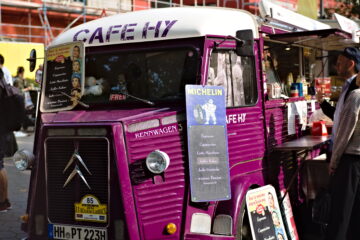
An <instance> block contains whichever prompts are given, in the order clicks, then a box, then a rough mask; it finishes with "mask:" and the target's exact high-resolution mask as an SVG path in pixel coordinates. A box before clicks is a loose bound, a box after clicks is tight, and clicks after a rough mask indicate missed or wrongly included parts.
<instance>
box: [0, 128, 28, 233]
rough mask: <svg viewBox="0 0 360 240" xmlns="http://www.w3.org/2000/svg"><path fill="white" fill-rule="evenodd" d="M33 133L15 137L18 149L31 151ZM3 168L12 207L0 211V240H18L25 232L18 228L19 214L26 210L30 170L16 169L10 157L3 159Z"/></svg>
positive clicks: (19, 222)
mask: <svg viewBox="0 0 360 240" xmlns="http://www.w3.org/2000/svg"><path fill="white" fill-rule="evenodd" d="M33 142H34V134H32V133H30V134H29V136H26V137H17V143H18V146H19V149H22V148H23V149H27V150H29V151H32V146H33ZM5 168H6V171H7V174H8V181H9V200H10V202H11V205H12V209H11V210H8V211H7V212H0V240H20V239H22V238H24V237H25V236H26V234H25V233H24V232H23V231H21V229H20V224H21V220H20V216H22V215H24V213H25V211H26V204H27V198H28V189H29V180H30V171H29V170H26V171H23V172H20V171H18V170H16V168H15V166H14V164H13V161H12V159H10V158H7V159H5Z"/></svg>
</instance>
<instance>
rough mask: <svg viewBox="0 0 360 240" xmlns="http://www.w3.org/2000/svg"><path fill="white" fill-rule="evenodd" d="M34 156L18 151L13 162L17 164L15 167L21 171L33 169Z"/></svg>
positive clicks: (24, 151)
mask: <svg viewBox="0 0 360 240" xmlns="http://www.w3.org/2000/svg"><path fill="white" fill-rule="evenodd" d="M34 158H35V157H34V154H32V153H31V152H30V151H28V150H25V149H21V150H19V151H17V152H16V153H15V154H14V156H13V161H14V164H15V167H16V168H17V169H18V170H20V171H24V170H26V169H28V168H30V167H32V165H33V163H34Z"/></svg>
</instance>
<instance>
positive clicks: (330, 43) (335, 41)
mask: <svg viewBox="0 0 360 240" xmlns="http://www.w3.org/2000/svg"><path fill="white" fill-rule="evenodd" d="M268 36H269V37H270V39H272V40H276V41H280V42H284V43H285V44H290V45H297V46H302V47H310V48H318V49H322V50H325V51H331V50H342V49H344V48H345V47H349V46H355V45H358V43H356V42H354V41H353V40H352V35H351V34H349V33H347V32H345V31H342V30H340V29H323V30H314V31H303V32H291V33H280V34H269V35H268Z"/></svg>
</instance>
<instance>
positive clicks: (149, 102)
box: [117, 90, 155, 106]
mask: <svg viewBox="0 0 360 240" xmlns="http://www.w3.org/2000/svg"><path fill="white" fill-rule="evenodd" d="M117 92H118V93H120V94H123V95H125V96H127V97H131V98H134V99H136V100H138V101H140V102H144V103H147V104H149V105H151V106H154V105H155V103H154V102H152V101H149V100H146V99H143V98H139V97H135V96H133V95H131V94H128V93H126V92H123V91H121V90H118V91H117Z"/></svg>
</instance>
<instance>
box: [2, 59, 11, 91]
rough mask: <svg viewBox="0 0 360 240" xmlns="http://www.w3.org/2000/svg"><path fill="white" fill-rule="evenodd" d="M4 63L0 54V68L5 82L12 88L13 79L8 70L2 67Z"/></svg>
mask: <svg viewBox="0 0 360 240" xmlns="http://www.w3.org/2000/svg"><path fill="white" fill-rule="evenodd" d="M4 62H5V59H4V57H3V55H1V54H0V68H1V70H2V71H3V75H4V79H5V82H6V83H7V84H10V85H11V86H12V85H13V79H12V77H11V73H10V71H9V69H7V68H6V67H5V66H4Z"/></svg>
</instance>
